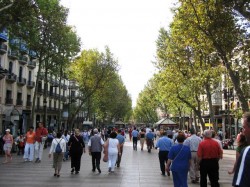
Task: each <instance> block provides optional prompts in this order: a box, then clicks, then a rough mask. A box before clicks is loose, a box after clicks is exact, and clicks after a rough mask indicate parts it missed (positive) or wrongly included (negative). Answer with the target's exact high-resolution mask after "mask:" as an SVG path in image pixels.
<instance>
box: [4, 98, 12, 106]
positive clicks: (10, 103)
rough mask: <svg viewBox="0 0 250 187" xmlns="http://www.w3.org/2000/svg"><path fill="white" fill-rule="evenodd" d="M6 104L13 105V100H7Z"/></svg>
mask: <svg viewBox="0 0 250 187" xmlns="http://www.w3.org/2000/svg"><path fill="white" fill-rule="evenodd" d="M5 104H6V105H12V104H13V99H10V98H5Z"/></svg>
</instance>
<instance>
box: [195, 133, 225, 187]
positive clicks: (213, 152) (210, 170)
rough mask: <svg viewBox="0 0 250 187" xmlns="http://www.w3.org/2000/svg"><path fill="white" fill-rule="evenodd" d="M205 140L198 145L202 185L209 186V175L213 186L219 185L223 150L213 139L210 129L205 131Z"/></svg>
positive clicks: (217, 186)
mask: <svg viewBox="0 0 250 187" xmlns="http://www.w3.org/2000/svg"><path fill="white" fill-rule="evenodd" d="M203 136H204V140H203V141H201V143H200V144H199V146H198V150H197V156H198V159H199V163H200V176H201V180H200V186H201V187H207V175H208V177H209V179H210V182H211V187H219V186H220V185H219V182H218V181H219V159H220V158H221V157H222V150H221V148H220V146H219V144H218V143H217V142H216V141H214V140H213V139H212V132H211V131H210V130H205V131H204V134H203Z"/></svg>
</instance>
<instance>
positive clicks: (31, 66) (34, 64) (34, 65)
mask: <svg viewBox="0 0 250 187" xmlns="http://www.w3.org/2000/svg"><path fill="white" fill-rule="evenodd" d="M28 68H30V69H34V68H36V62H35V61H33V60H32V61H29V63H28Z"/></svg>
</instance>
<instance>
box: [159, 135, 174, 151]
mask: <svg viewBox="0 0 250 187" xmlns="http://www.w3.org/2000/svg"><path fill="white" fill-rule="evenodd" d="M172 146H173V143H172V140H171V139H170V138H168V137H166V136H163V137H161V138H160V139H159V140H158V141H157V143H156V147H158V148H159V150H160V151H170V149H171V147H172Z"/></svg>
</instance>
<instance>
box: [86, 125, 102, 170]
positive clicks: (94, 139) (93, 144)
mask: <svg viewBox="0 0 250 187" xmlns="http://www.w3.org/2000/svg"><path fill="white" fill-rule="evenodd" d="M93 133H94V136H91V138H90V140H89V143H88V147H89V155H91V156H92V171H93V172H95V170H96V169H97V170H98V172H99V173H101V169H100V160H101V152H102V147H103V145H104V141H103V139H102V138H101V137H100V136H99V135H98V129H94V130H93Z"/></svg>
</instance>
